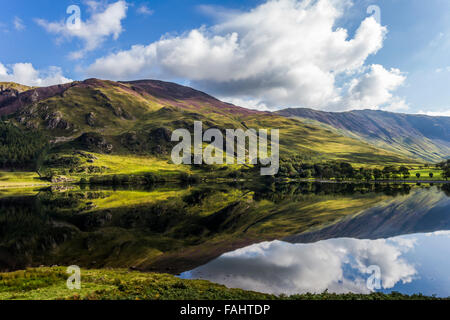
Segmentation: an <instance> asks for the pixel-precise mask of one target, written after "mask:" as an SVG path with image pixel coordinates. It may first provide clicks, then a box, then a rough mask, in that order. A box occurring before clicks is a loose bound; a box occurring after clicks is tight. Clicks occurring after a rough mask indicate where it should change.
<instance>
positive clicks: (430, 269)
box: [181, 231, 450, 297]
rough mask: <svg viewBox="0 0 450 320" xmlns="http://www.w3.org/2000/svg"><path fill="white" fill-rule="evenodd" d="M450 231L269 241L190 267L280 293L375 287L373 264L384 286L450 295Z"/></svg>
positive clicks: (195, 273) (236, 284)
mask: <svg viewBox="0 0 450 320" xmlns="http://www.w3.org/2000/svg"><path fill="white" fill-rule="evenodd" d="M449 257H450V231H443V232H435V233H429V234H416V235H409V236H401V237H395V238H390V239H380V240H357V239H349V238H342V239H332V240H325V241H320V242H317V243H312V244H290V243H286V242H281V241H274V242H265V243H260V244H256V245H252V246H249V247H247V248H243V249H239V250H236V251H234V252H230V253H227V254H224V255H222V256H221V257H219V258H218V259H216V260H214V261H212V262H210V263H208V264H206V265H204V266H202V267H199V268H197V269H195V270H192V271H189V272H185V273H183V274H182V275H181V277H182V278H194V279H207V280H211V281H213V282H217V283H221V284H224V285H226V286H228V287H231V288H242V289H247V290H255V291H259V292H267V293H275V294H281V293H284V294H295V293H306V292H311V293H321V292H323V291H325V290H326V289H328V291H329V292H336V293H344V292H357V293H369V292H370V290H369V289H368V288H367V284H366V283H367V279H368V278H369V277H370V276H371V273H369V270H368V267H370V266H373V265H376V266H379V267H380V269H381V284H382V291H385V292H390V291H399V292H402V293H407V294H412V293H419V292H420V293H423V294H426V295H432V294H436V295H438V296H445V297H447V296H450V258H449Z"/></svg>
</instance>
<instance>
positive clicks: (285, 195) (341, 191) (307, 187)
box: [255, 182, 411, 203]
mask: <svg viewBox="0 0 450 320" xmlns="http://www.w3.org/2000/svg"><path fill="white" fill-rule="evenodd" d="M410 191H411V186H410V185H407V184H395V185H394V184H371V183H361V184H352V183H317V182H302V183H284V184H271V185H269V186H261V187H260V188H259V189H256V190H255V200H263V199H267V200H270V201H273V202H275V203H278V202H280V201H285V200H290V199H292V200H295V198H298V197H300V196H302V195H317V196H320V195H322V196H325V195H342V196H352V195H357V194H360V195H362V194H369V193H375V194H384V195H388V196H393V197H395V196H399V195H408V194H409V193H410Z"/></svg>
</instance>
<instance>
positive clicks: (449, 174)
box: [442, 167, 450, 180]
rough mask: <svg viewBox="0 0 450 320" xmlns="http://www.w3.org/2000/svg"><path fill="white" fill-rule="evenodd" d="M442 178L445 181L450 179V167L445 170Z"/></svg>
mask: <svg viewBox="0 0 450 320" xmlns="http://www.w3.org/2000/svg"><path fill="white" fill-rule="evenodd" d="M442 178H444V179H445V180H448V178H450V167H447V168H446V169H444V171H443V172H442Z"/></svg>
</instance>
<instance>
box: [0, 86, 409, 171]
mask: <svg viewBox="0 0 450 320" xmlns="http://www.w3.org/2000/svg"><path fill="white" fill-rule="evenodd" d="M0 115H3V116H7V117H8V119H9V122H10V123H13V124H14V125H16V126H18V127H20V128H25V129H27V130H30V131H35V132H39V133H40V134H42V135H44V136H47V137H48V139H49V141H51V143H52V144H51V146H52V151H51V152H52V153H59V154H68V153H71V154H73V152H74V151H77V150H85V151H89V152H96V153H102V154H107V155H124V156H130V155H134V156H155V157H159V158H165V159H167V160H168V158H169V155H170V152H171V149H172V147H173V143H172V142H171V141H170V138H171V132H172V131H173V130H175V129H180V128H183V129H189V130H190V131H191V132H192V131H193V130H192V129H193V124H194V121H202V122H203V126H204V129H205V130H206V129H208V128H218V129H220V130H221V131H222V132H224V131H225V129H243V130H246V129H248V128H255V129H272V128H274V129H280V153H281V157H282V158H285V159H289V158H291V157H293V156H296V157H298V158H300V159H303V160H304V161H310V162H316V161H326V160H339V161H347V162H351V163H355V164H383V165H385V164H399V163H412V162H413V160H410V159H408V158H407V157H405V156H403V155H399V154H398V153H396V152H392V151H386V150H382V149H380V148H377V147H375V146H373V145H370V144H369V143H367V142H365V141H360V140H358V139H354V138H352V137H347V136H344V135H341V134H339V133H337V132H333V131H332V130H328V129H323V128H320V127H319V126H316V125H310V124H304V123H303V122H302V121H299V120H297V119H288V118H285V117H283V116H280V115H277V114H273V113H268V112H259V111H254V110H249V109H245V108H241V107H238V106H234V105H232V104H228V103H224V102H222V101H219V100H217V99H215V98H214V97H211V96H209V95H207V94H205V93H203V92H200V91H197V90H194V89H192V88H188V87H184V86H181V85H177V84H174V83H168V82H163V81H155V80H141V81H132V82H113V81H105V80H98V79H89V80H86V81H82V82H73V83H69V84H65V85H59V86H52V87H46V88H32V89H30V90H28V91H25V92H22V93H19V94H17V95H16V96H15V97H9V98H8V99H5V100H3V101H2V100H0ZM44 160H45V159H44ZM63 160H64V161H66V162H67V161H68V162H73V161H72V160H70V159H69V160H68V159H63ZM47 162H48V161H47Z"/></svg>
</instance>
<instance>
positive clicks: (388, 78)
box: [346, 64, 408, 111]
mask: <svg viewBox="0 0 450 320" xmlns="http://www.w3.org/2000/svg"><path fill="white" fill-rule="evenodd" d="M405 80H406V77H405V76H404V75H403V74H402V73H401V72H400V70H398V69H391V70H386V69H385V68H384V67H383V66H381V65H378V64H375V65H372V66H371V67H370V71H368V72H367V73H365V74H364V75H363V76H361V77H360V78H358V79H353V80H352V81H351V83H350V88H349V90H348V96H347V97H346V100H347V101H346V104H347V105H348V107H349V108H350V109H361V108H372V109H373V108H377V107H378V106H381V105H385V104H388V103H390V104H389V105H388V106H387V107H386V109H387V110H390V111H399V110H406V109H408V105H407V104H406V102H405V101H404V100H401V99H399V98H394V96H393V94H392V92H393V91H395V90H396V89H397V88H398V87H399V86H401V85H402V84H403V83H404V82H405Z"/></svg>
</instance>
